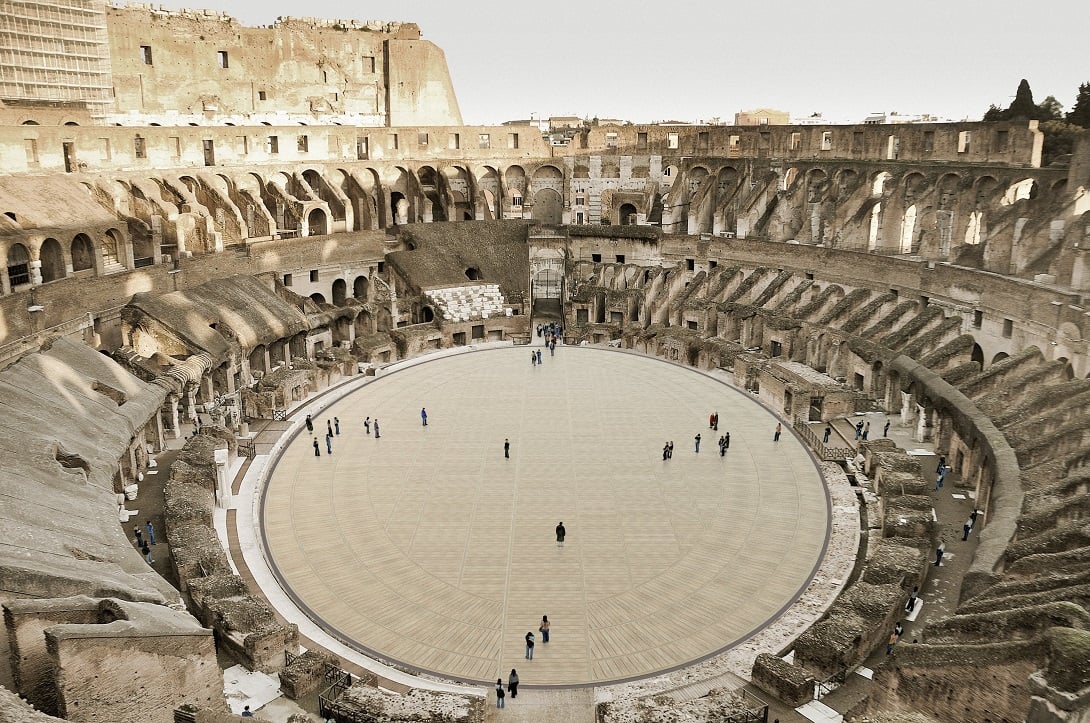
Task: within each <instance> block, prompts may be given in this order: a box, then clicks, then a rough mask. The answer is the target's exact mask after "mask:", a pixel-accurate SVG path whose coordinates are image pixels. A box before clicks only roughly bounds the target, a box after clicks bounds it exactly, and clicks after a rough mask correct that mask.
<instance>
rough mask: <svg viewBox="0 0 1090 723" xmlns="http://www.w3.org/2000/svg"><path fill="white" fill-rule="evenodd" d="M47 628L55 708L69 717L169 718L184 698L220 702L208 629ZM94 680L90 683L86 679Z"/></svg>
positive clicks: (150, 722) (163, 722)
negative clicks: (137, 633)
mask: <svg viewBox="0 0 1090 723" xmlns="http://www.w3.org/2000/svg"><path fill="white" fill-rule="evenodd" d="M53 630H54V631H56V632H57V634H53V631H51V632H50V633H47V639H48V644H49V652H50V655H51V656H52V657H53V659H54V661H55V665H56V668H57V683H58V694H59V696H60V701H59V703H60V705H59V713H60V715H61V716H62V717H64V718H66V719H67V720H72V721H100V720H113V721H128V720H132V721H137V720H139V721H147V723H172V722H173V720H174V708H176V707H177V706H180V705H182V704H183V703H196V704H199V705H204V706H209V707H212V706H216V705H218V706H220V707H223V694H222V688H223V682H222V677H221V673H220V669H219V666H218V665H217V663H216V646H215V641H214V640H213V638H212V636H211V635H210V634H207V631H206V633H205V634H198V635H188V636H181V635H169V636H161V637H135V638H134V637H128V636H123V637H115V636H112V635H110V634H109V633H108V632H104V634H103V636H102V637H95V638H86V637H66V636H65V635H64V634H63V633H62V632H61V631H60V630H57V629H53ZM91 681H93V684H90V685H89V684H88V683H89V682H91Z"/></svg>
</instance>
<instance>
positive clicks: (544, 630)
mask: <svg viewBox="0 0 1090 723" xmlns="http://www.w3.org/2000/svg"><path fill="white" fill-rule="evenodd" d="M537 630H538V632H539V633H541V642H543V643H547V642H549V616H548V615H542V616H541V625H539V626H538V627H537Z"/></svg>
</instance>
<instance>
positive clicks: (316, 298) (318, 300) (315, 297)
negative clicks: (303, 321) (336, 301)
mask: <svg viewBox="0 0 1090 723" xmlns="http://www.w3.org/2000/svg"><path fill="white" fill-rule="evenodd" d="M310 300H311V301H313V302H314V303H315V304H324V303H325V295H323V294H319V293H318V292H317V291H315V292H314V293H313V294H311V295H310Z"/></svg>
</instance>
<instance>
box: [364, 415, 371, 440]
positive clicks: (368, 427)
mask: <svg viewBox="0 0 1090 723" xmlns="http://www.w3.org/2000/svg"><path fill="white" fill-rule="evenodd" d="M363 429H364V434H366V435H368V436H370V434H371V418H370V417H368V418H367V419H365V420H363Z"/></svg>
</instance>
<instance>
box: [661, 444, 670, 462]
mask: <svg viewBox="0 0 1090 723" xmlns="http://www.w3.org/2000/svg"><path fill="white" fill-rule="evenodd" d="M662 458H663V460H667V459H670V443H669V442H667V443H666V444H664V445H662Z"/></svg>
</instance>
